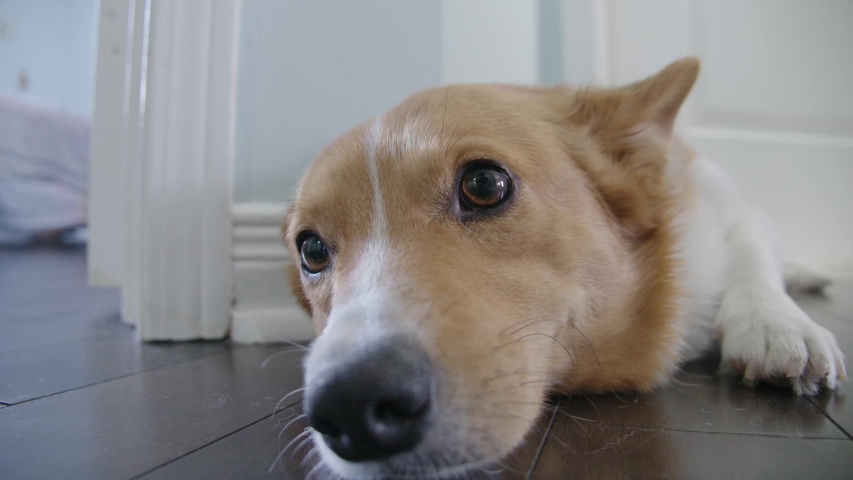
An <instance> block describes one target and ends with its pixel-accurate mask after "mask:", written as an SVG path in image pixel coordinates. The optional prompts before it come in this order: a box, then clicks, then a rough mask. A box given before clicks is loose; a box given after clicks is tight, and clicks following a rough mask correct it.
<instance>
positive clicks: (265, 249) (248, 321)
mask: <svg viewBox="0 0 853 480" xmlns="http://www.w3.org/2000/svg"><path fill="white" fill-rule="evenodd" d="M283 210H284V206H283V205H281V204H278V205H274V204H265V203H240V204H236V205H234V207H233V209H232V218H233V223H234V239H233V242H234V251H233V260H234V287H235V290H234V306H233V307H232V312H231V340H232V341H234V342H237V343H275V342H281V341H282V340H289V341H295V342H302V341H307V340H311V339H312V338H314V330H313V327H312V325H311V319H310V317H309V316H308V314H307V313H305V311H304V310H302V308H301V307H300V306H299V303H298V302H297V300H296V298H295V297H294V296H293V294H292V293H291V291H290V285H288V283H287V278H286V277H285V270H284V267H285V265H286V264H287V262H290V261H291V259H290V254H289V252H288V250H287V249H286V248H284V245H283V244H282V243H281V223H282V220H283V217H282V212H283Z"/></svg>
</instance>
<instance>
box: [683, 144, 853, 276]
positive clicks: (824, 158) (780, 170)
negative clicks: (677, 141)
mask: <svg viewBox="0 0 853 480" xmlns="http://www.w3.org/2000/svg"><path fill="white" fill-rule="evenodd" d="M689 140H690V143H691V144H692V145H693V146H695V147H696V148H697V149H698V150H699V151H701V152H702V154H703V155H705V156H707V157H709V158H711V159H712V160H713V161H714V162H715V163H717V164H718V165H720V166H721V167H723V169H724V170H725V171H726V172H728V174H729V175H730V176H731V178H732V179H733V180H734V182H735V183H736V184H737V185H738V187H739V189H740V191H741V192H742V193H743V194H744V195H745V196H746V197H747V198H748V199H749V200H751V201H752V202H754V203H755V204H756V205H758V207H759V208H761V209H762V210H763V211H764V212H766V213H767V214H768V215H770V217H771V219H772V220H773V222H774V224H775V225H776V227H777V229H778V230H779V234H780V236H781V238H782V240H783V243H784V245H785V248H786V250H787V253H788V257H789V259H790V260H792V261H796V262H798V263H799V264H801V265H810V266H813V267H817V268H819V269H821V270H825V271H827V272H843V271H845V270H846V271H853V201H851V192H853V157H851V152H853V149H851V148H850V147H849V146H847V147H844V146H822V145H814V144H806V143H803V144H792V143H788V142H769V141H765V140H763V139H760V138H759V139H750V138H748V137H747V138H743V139H727V140H720V139H713V138H705V139H702V138H695V137H691V138H689Z"/></svg>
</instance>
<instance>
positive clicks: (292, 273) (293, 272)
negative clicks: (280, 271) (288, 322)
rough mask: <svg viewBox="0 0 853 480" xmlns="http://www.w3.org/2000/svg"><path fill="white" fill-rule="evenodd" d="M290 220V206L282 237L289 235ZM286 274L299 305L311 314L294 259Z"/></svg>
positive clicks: (287, 210)
mask: <svg viewBox="0 0 853 480" xmlns="http://www.w3.org/2000/svg"><path fill="white" fill-rule="evenodd" d="M289 220H290V206H289V205H288V207H287V208H286V209H285V211H284V221H283V222H282V224H281V233H282V238H285V237H287V228H288V225H289V223H290V222H289ZM284 270H285V272H284V273H285V275H286V276H287V281H288V283H290V291H291V292H293V296H294V297H296V300H297V301H298V302H299V306H301V307H302V309H303V310H305V311H306V312H307V313H308V315H311V313H312V312H311V304H310V303H309V302H308V297H306V296H305V290H303V289H302V277H301V275H299V267H297V266H296V262H295V261H294V260H292V259H291V260H290V261H289V262H288V263H287V265H285V266H284Z"/></svg>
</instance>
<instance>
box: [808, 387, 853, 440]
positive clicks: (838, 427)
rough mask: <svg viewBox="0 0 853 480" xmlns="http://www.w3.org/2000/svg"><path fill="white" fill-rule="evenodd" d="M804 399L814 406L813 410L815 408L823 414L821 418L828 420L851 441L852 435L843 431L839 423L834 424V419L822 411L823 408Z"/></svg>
mask: <svg viewBox="0 0 853 480" xmlns="http://www.w3.org/2000/svg"><path fill="white" fill-rule="evenodd" d="M806 399H807V400H808V401H809V402H811V404H812V405H814V406H815V408H817V409H818V411H819V412H820V413H822V414H823V416H824V417H826V419H827V420H829V421H830V422H831V423H832V424H833V425H835V428H837V429H839V430H841V433H843V434H844V435H846V436H847V438H848V439H850V440H853V435H851V434H850V432H848V431H847V430H845V429H844V427H842V426H841V425H839V423H838V422H836V421H835V419H834V418H832V415H830V414H829V413H827V411H826V410H824V409H823V407H821V406H820V405H819V404H818V403H817V402H816V401H814V399H812V398H811V397H806Z"/></svg>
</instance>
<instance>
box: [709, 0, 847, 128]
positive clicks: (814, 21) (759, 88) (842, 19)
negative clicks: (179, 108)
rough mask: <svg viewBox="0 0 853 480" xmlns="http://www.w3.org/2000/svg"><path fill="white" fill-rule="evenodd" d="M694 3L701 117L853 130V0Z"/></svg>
mask: <svg viewBox="0 0 853 480" xmlns="http://www.w3.org/2000/svg"><path fill="white" fill-rule="evenodd" d="M693 3H694V4H695V11H694V12H693V15H692V22H693V38H694V39H695V40H694V41H695V43H696V46H695V48H696V51H697V53H699V54H701V56H702V59H703V61H704V65H705V69H704V72H703V76H704V78H703V81H704V82H703V88H702V90H701V95H700V98H701V100H700V101H699V105H698V109H699V110H698V111H697V113H699V114H700V118H699V121H701V122H702V123H703V124H710V123H714V124H722V123H725V124H728V125H729V126H737V125H743V126H760V127H761V128H766V129H777V130H794V131H801V132H811V133H827V134H847V135H850V134H853V95H851V94H850V86H851V85H853V28H851V25H853V2H851V1H849V0H812V1H808V2H804V1H801V0H750V1H740V0H702V1H695V2H693Z"/></svg>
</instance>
